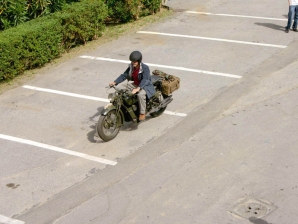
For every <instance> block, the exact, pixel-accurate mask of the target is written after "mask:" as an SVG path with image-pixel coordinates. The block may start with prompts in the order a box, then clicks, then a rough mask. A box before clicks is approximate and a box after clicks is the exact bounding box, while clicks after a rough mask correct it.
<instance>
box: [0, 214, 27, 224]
mask: <svg viewBox="0 0 298 224" xmlns="http://www.w3.org/2000/svg"><path fill="white" fill-rule="evenodd" d="M0 223H1V224H25V222H23V221H20V220H16V219H11V218H9V217H6V216H3V215H0Z"/></svg>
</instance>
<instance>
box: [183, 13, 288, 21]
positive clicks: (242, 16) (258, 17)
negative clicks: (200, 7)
mask: <svg viewBox="0 0 298 224" xmlns="http://www.w3.org/2000/svg"><path fill="white" fill-rule="evenodd" d="M186 13H194V14H202V15H212V16H230V17H241V18H250V19H266V20H280V21H288V19H280V18H270V17H260V16H244V15H232V14H218V13H210V12H196V11H186Z"/></svg>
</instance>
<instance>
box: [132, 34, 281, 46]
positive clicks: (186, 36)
mask: <svg viewBox="0 0 298 224" xmlns="http://www.w3.org/2000/svg"><path fill="white" fill-rule="evenodd" d="M137 33H143V34H153V35H161V36H171V37H183V38H193V39H202V40H213V41H221V42H229V43H237V44H248V45H257V46H263V47H277V48H286V47H287V46H285V45H275V44H264V43H255V42H247V41H238V40H228V39H220V38H209V37H200V36H190V35H180V34H173V33H159V32H151V31H138V32H137Z"/></svg>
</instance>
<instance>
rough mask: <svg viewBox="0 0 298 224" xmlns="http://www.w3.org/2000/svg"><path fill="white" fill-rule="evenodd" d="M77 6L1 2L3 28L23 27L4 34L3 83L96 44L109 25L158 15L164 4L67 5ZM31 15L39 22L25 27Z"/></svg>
mask: <svg viewBox="0 0 298 224" xmlns="http://www.w3.org/2000/svg"><path fill="white" fill-rule="evenodd" d="M75 1H79V0H0V3H3V5H1V4H0V15H1V18H0V28H7V27H10V26H15V25H18V24H21V25H19V26H17V27H14V28H10V29H7V30H4V31H2V32H0V58H1V60H0V81H3V80H8V79H13V78H14V77H15V76H17V75H20V74H22V73H23V72H24V71H25V70H29V69H33V68H36V67H40V66H42V65H44V64H45V63H47V62H49V61H51V60H52V59H53V58H56V57H58V56H59V55H60V54H61V53H62V52H64V51H65V50H68V49H69V48H72V47H75V46H77V45H80V44H85V43H86V42H87V41H90V40H94V39H97V38H98V37H99V36H101V33H102V31H103V29H104V27H105V22H106V21H111V20H112V21H113V22H128V21H130V20H136V19H138V18H139V17H140V16H144V15H148V14H153V13H156V12H157V11H159V9H160V4H161V0H105V1H103V0H81V1H79V2H77V3H72V4H67V3H70V2H75ZM24 2H25V3H26V4H27V5H26V4H25V3H24ZM29 3H30V7H28V4H29ZM37 3H39V4H37ZM105 3H106V4H105ZM26 7H27V8H28V10H27V11H26V12H24V10H23V9H24V8H26ZM60 9H62V10H61V11H58V12H56V13H51V12H53V11H57V10H60ZM4 15H5V17H3V16H4ZM40 15H47V16H43V17H39V16H40ZM29 16H31V17H30V18H33V17H39V18H37V19H34V20H31V21H29V22H26V23H24V22H25V21H27V20H29Z"/></svg>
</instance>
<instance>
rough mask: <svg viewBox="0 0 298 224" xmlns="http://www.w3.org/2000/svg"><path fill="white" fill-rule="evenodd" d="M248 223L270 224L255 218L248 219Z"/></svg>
mask: <svg viewBox="0 0 298 224" xmlns="http://www.w3.org/2000/svg"><path fill="white" fill-rule="evenodd" d="M249 221H250V222H251V223H254V224H270V223H269V222H267V221H265V220H263V219H257V218H255V217H250V218H249Z"/></svg>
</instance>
